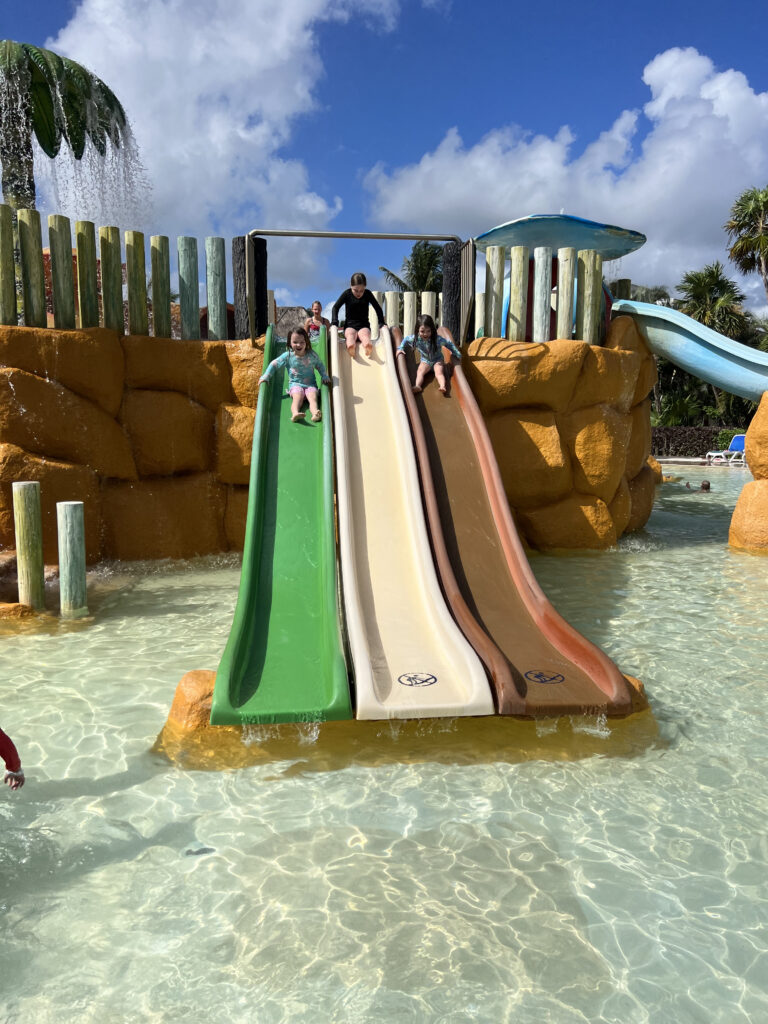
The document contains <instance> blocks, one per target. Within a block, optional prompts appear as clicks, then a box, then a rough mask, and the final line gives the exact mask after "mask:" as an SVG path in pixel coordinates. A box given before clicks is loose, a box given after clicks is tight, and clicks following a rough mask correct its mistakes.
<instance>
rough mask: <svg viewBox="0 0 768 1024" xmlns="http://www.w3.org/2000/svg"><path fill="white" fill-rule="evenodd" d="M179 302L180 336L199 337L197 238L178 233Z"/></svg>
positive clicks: (194, 338)
mask: <svg viewBox="0 0 768 1024" xmlns="http://www.w3.org/2000/svg"><path fill="white" fill-rule="evenodd" d="M177 246H178V253H179V304H180V306H181V336H182V338H184V339H185V340H187V341H194V340H197V339H198V338H199V337H200V281H199V276H198V267H197V239H196V238H192V237H191V236H189V235H180V236H179V238H178V240H177Z"/></svg>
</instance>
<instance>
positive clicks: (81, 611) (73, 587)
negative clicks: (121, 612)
mask: <svg viewBox="0 0 768 1024" xmlns="http://www.w3.org/2000/svg"><path fill="white" fill-rule="evenodd" d="M56 523H57V527H58V536H59V606H60V609H61V617H62V618H63V619H79V618H82V616H83V615H87V614H88V599H87V593H86V582H85V516H84V510H83V503H82V501H58V502H57V503H56Z"/></svg>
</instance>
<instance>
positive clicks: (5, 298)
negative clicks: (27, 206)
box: [0, 203, 18, 327]
mask: <svg viewBox="0 0 768 1024" xmlns="http://www.w3.org/2000/svg"><path fill="white" fill-rule="evenodd" d="M17 322H18V320H17V315H16V264H15V263H14V259H13V211H12V210H11V208H10V206H7V205H6V204H5V203H0V324H3V325H7V326H10V327H15V326H16V324H17Z"/></svg>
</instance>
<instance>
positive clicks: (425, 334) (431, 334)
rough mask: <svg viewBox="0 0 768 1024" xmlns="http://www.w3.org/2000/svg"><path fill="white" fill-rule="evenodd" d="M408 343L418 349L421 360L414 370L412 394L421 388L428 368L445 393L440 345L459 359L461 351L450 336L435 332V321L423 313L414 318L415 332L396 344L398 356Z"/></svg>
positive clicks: (446, 391)
mask: <svg viewBox="0 0 768 1024" xmlns="http://www.w3.org/2000/svg"><path fill="white" fill-rule="evenodd" d="M410 345H412V346H413V347H414V348H416V349H418V350H419V354H420V356H421V362H420V363H419V366H418V369H417V370H416V383H415V384H414V385H413V392H414V394H418V393H419V392H420V391H421V390H422V388H423V387H424V378H425V377H426V376H427V374H428V373H429V371H430V370H434V371H435V379H436V380H437V384H438V387H439V388H440V391H441V393H442V394H443V395H447V394H448V386H447V383H446V379H445V360H444V359H443V350H442V346H443V345H445V347H446V348H447V349H449V350H450V352H451V353H452V354H453V355H454V356H456V358H457V359H459V360H460V359H461V352H459V350H458V349H457V348H456V346H455V345H454V343H453V342H452V341H451V339H450V338H445V337H443V336H442V335H440V334H438V333H437V328H436V327H435V321H434V320H433V319H432V317H431V316H428V315H427V314H426V313H423V314H422V315H421V316H420V317H418V318H417V320H416V334H415V335H413V334H409V335H408V337H407V338H403V340H402V341H401V342H400V344H399V345H398V346H397V354H398V355H399V356H400V355H405V353H406V351H407V349H408V347H409V346H410Z"/></svg>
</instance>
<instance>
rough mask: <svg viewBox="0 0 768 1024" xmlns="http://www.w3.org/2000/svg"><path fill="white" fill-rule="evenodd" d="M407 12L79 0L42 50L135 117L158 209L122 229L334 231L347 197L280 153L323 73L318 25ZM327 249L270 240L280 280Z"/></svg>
mask: <svg viewBox="0 0 768 1024" xmlns="http://www.w3.org/2000/svg"><path fill="white" fill-rule="evenodd" d="M398 12H399V3H398V0H260V2H259V3H254V2H253V0H185V2H184V3H183V4H180V3H179V2H178V0H130V2H129V0H82V2H81V3H80V4H79V6H78V7H77V9H76V11H75V13H74V15H73V17H72V20H71V21H70V22H69V24H68V25H67V26H66V27H65V28H64V29H63V30H62V31H61V32H60V33H59V35H58V37H57V38H56V39H51V40H48V42H47V44H46V45H48V46H50V47H51V48H52V49H54V50H56V51H57V52H59V53H62V54H65V55H67V56H70V57H72V58H74V59H75V60H78V61H80V62H81V63H83V64H84V65H85V66H86V67H88V68H90V69H91V70H92V71H93V72H95V74H97V75H99V77H101V78H103V79H104V81H105V82H107V84H108V85H109V86H110V87H111V88H112V89H113V91H114V92H115V93H116V95H117V96H118V97H119V98H120V100H121V102H122V103H123V105H124V107H125V108H126V111H127V112H128V115H129V117H130V119H131V120H132V122H133V126H134V131H135V134H136V138H137V141H138V143H139V147H140V153H141V159H142V161H143V163H144V165H145V167H146V173H147V176H148V178H149V180H150V181H151V183H152V187H153V199H154V203H153V206H154V212H150V211H149V210H148V209H147V208H146V207H145V208H144V209H143V211H142V213H141V214H140V215H139V214H137V216H140V217H143V220H144V223H138V224H137V223H130V224H127V223H121V225H120V226H121V227H134V228H136V227H138V228H149V229H150V230H151V231H152V232H153V233H154V232H156V233H162V234H167V235H169V236H171V237H172V238H173V236H175V235H177V234H188V235H195V236H197V237H198V238H200V239H202V238H203V237H205V236H206V235H210V234H218V235H223V236H225V237H227V238H228V237H231V236H232V235H234V234H243V233H245V232H246V231H248V230H250V229H252V228H256V227H267V226H275V225H281V224H282V225H286V226H289V227H301V228H309V229H311V228H315V229H323V228H326V227H328V225H329V223H330V222H331V221H332V219H333V217H334V216H335V215H336V214H337V213H338V211H339V210H340V208H341V199H339V198H338V197H336V196H329V197H324V196H321V195H319V194H317V193H316V192H315V191H313V189H312V187H311V185H310V182H309V177H308V173H307V168H306V166H305V164H304V163H303V162H301V161H298V160H286V159H282V158H281V157H280V155H279V154H280V150H281V147H282V146H283V145H284V144H285V143H286V141H287V140H288V139H289V138H290V137H291V133H292V131H293V130H294V122H295V119H296V118H297V117H298V116H299V115H302V114H306V113H307V112H309V111H311V110H312V109H313V106H314V104H315V98H314V89H315V85H316V83H317V81H318V80H319V79H320V78H321V77H322V75H323V73H324V68H323V63H322V60H321V57H320V54H319V47H318V44H317V38H316V34H315V30H316V27H317V25H318V24H319V23H320V22H322V21H328V20H335V21H347V20H348V19H349V18H351V17H356V18H361V19H363V21H364V22H366V23H367V22H370V23H371V24H375V26H376V29H377V31H379V32H380V31H382V29H389V28H392V27H393V26H394V23H395V19H396V17H397V14H398ZM79 187H80V188H81V187H82V186H79ZM43 191H44V192H45V191H46V189H45V183H44V175H43ZM48 192H49V196H48V200H47V201H48V204H49V209H53V205H52V204H53V203H54V201H55V200H54V199H53V197H51V195H50V187H49V188H48ZM81 194H82V192H81ZM41 205H42V206H43V207H44V206H45V199H44V200H43V203H42V204H41ZM61 212H68V213H70V212H71V215H75V216H77V215H79V216H82V215H83V214H82V212H81V211H80V210H72V211H70V210H68V209H64V210H62V211H61ZM119 213H120V211H119V210H118V211H117V213H113V214H112V217H113V218H114V219H117V217H118V216H119ZM320 252H322V243H314V242H310V243H307V242H306V241H303V242H301V243H298V242H295V241H294V242H291V241H285V242H275V243H272V242H271V243H270V271H271V276H272V273H273V274H274V275H275V277H277V278H279V277H282V278H284V279H289V280H290V281H291V283H292V285H293V286H294V287H300V286H301V285H303V284H305V283H308V282H309V281H310V280H312V279H313V277H314V274H315V272H316V262H317V258H318V254H319V253H320Z"/></svg>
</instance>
